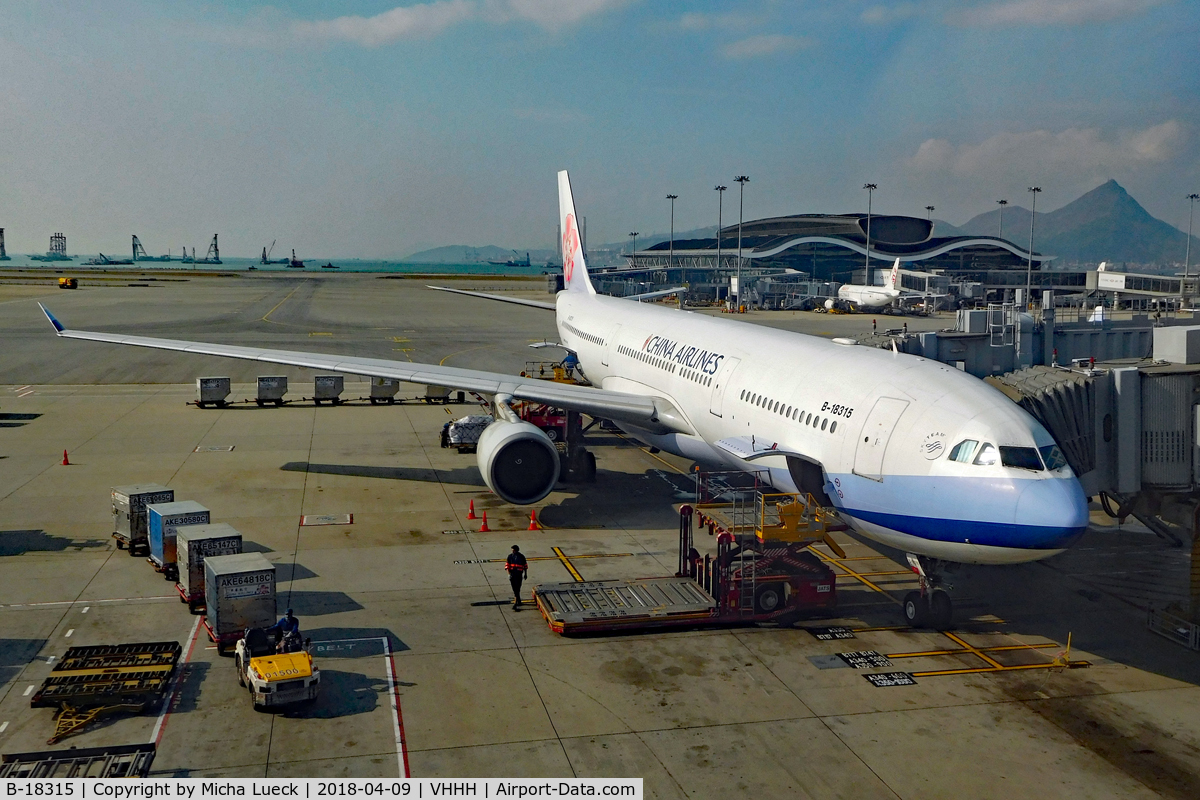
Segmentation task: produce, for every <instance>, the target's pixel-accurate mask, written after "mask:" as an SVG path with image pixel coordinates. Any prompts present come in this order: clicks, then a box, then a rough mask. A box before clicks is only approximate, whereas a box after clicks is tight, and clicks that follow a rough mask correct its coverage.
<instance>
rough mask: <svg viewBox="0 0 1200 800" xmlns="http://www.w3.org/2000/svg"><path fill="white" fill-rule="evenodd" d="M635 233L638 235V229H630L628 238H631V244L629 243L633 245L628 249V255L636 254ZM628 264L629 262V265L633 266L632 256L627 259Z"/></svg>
mask: <svg viewBox="0 0 1200 800" xmlns="http://www.w3.org/2000/svg"><path fill="white" fill-rule="evenodd" d="M637 235H638V231H630V232H629V238H630V239H632V240H633V244H632V245H631V246H632V247H633V249H632V250H630V251H629V255H630V256H636V255H637ZM629 264H630V266H633V259H632V258H630V259H629Z"/></svg>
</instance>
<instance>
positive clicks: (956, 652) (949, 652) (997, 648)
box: [887, 642, 1061, 658]
mask: <svg viewBox="0 0 1200 800" xmlns="http://www.w3.org/2000/svg"><path fill="white" fill-rule="evenodd" d="M1051 647H1061V645H1060V644H1059V643H1058V642H1043V643H1042V644H1000V645H993V646H992V647H979V648H976V650H979V651H985V650H986V651H987V652H989V653H997V652H1006V651H1009V650H1045V649H1048V648H1051ZM971 652H972V651H970V650H963V649H962V648H961V647H952V648H948V649H946V650H922V651H920V652H915V653H888V654H887V657H888V658H923V657H925V656H961V655H965V654H967V653H971Z"/></svg>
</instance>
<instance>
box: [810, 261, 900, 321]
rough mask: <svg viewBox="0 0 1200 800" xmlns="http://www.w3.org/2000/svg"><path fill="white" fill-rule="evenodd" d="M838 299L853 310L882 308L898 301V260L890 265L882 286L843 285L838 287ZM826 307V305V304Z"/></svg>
mask: <svg viewBox="0 0 1200 800" xmlns="http://www.w3.org/2000/svg"><path fill="white" fill-rule="evenodd" d="M838 299H839V300H845V301H846V302H847V303H849V304H850V305H851V306H853V307H854V309H855V310H858V309H861V308H868V309H870V308H884V307H885V306H890V305H891V304H892V303H894V302H896V301H897V300H899V299H900V259H898V258H897V259H896V263H895V264H893V265H892V271H891V272H889V273H888V278H887V282H886V283H885V284H884V285H883V286H855V285H854V284H850V283H847V284H843V285H841V286H839V287H838ZM827 306H828V304H827Z"/></svg>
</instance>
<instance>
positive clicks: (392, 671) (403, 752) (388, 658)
mask: <svg viewBox="0 0 1200 800" xmlns="http://www.w3.org/2000/svg"><path fill="white" fill-rule="evenodd" d="M379 638H380V639H382V640H383V658H384V661H385V662H386V663H387V671H388V694H389V695H391V700H392V701H391V702H390V703H388V705H390V706H391V707H392V730H393V732H394V733H395V734H396V762H397V764H398V766H399V768H400V777H401V778H410V777H412V776H411V775H410V774H409V771H408V747H407V745H405V743H404V723H402V722H401V721H400V719H401V717H400V696H399V695H398V694H397V693H396V665H395V664H394V663H392V643H391V642H390V641H389V640H388V637H386V636H380V637H379Z"/></svg>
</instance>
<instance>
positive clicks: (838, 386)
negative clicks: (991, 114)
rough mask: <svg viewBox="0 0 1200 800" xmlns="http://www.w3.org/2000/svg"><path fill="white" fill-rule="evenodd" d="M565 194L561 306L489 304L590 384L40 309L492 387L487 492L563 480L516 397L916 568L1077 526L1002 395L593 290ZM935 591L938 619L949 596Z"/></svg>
mask: <svg viewBox="0 0 1200 800" xmlns="http://www.w3.org/2000/svg"><path fill="white" fill-rule="evenodd" d="M558 189H559V211H560V219H561V223H562V231H563V248H562V252H563V273H564V279H565V280H564V285H565V289H564V291H562V292H560V293H559V294H558V295H557V298H556V301H555V303H553V304H550V303H541V302H537V301H532V300H517V299H512V298H492V299H499V300H506V301H508V302H516V303H519V304H522V305H526V306H532V307H535V308H543V309H549V310H554V311H555V312H556V320H557V327H558V333H559V337H560V341H561V343H562V345H563V346H565V347H566V348H567V349H569V350H570V351H572V352H574V353H575V354H576V355H577V356H578V358H579V362H580V364H581V365H582V367H583V369H584V371H585V373H586V375H587V376H588V378H589V379H590V380H591V382H592V384H593V386H591V387H583V386H572V385H565V384H557V383H551V382H546V381H539V380H536V379H529V378H518V377H515V376H510V375H504V374H498V373H489V372H482V371H478V370H467V369H458V368H454V367H444V366H436V365H426V364H412V363H408V362H396V361H386V360H378V359H369V358H355V357H347V356H337V355H325V354H320V353H306V352H296V351H286V350H268V349H263V348H256V347H235V346H229V345H216V344H205V343H200V342H185V341H177V340H171V339H156V338H149V337H142V336H126V335H122V334H111V333H95V332H88V331H73V330H69V329H66V328H64V327H63V325H61V324H60V323H59V322H58V321H57V320H56V319H55V318H54V317H53V316H52V315H50V313H49V312H48V311H47V312H46V315H47V317H48V318H49V319H50V321H51V323H52V324H53V325H54V327H55V328H56V330H57V331H58V335H59V336H62V337H68V338H75V339H88V340H93V341H101V342H113V343H119V344H129V345H138V346H143V347H154V348H160V349H168V350H180V351H185V352H194V353H202V354H209V355H221V356H229V357H233V358H244V359H253V360H258V361H265V362H272V363H281V364H293V365H298V366H305V367H310V368H315V369H328V370H332V371H338V372H346V373H351V374H357V375H368V376H378V377H389V378H398V379H400V380H403V381H408V382H412V383H421V384H433V385H440V386H449V387H453V388H457V389H465V390H469V391H474V392H479V393H483V394H488V395H492V396H493V397H494V398H495V400H494V405H495V410H496V421H495V422H494V423H493V424H492V425H490V426H489V427H488V428H487V430H485V432H484V434H483V436H482V437H481V439H480V442H479V448H478V456H477V457H478V462H479V467H480V470H481V472H482V473H483V477H484V479H485V481H486V482H487V484H488V486H489V487H490V488H491V489H492V490H493V491H494V492H496V494H498V495H499V496H500V497H502V498H503V499H505V500H507V501H509V502H515V503H534V502H537V501H539V500H541V499H542V498H544V497H545V496H546V495H547V494H549V493H550V491H551V490H552V489H553V487H554V485H555V483H556V481H557V479H558V476H559V458H558V454H557V451H556V450H555V448H554V446H553V444H552V443H551V442H550V441H549V440H548V439H547V438H546V436H545V434H544V433H543V432H542V431H540V430H538V429H537V428H535V427H534V426H532V425H530V424H529V423H526V422H522V421H520V420H519V419H518V418H517V417H516V416H515V414H513V413H512V410H511V408H510V407H509V404H510V403H511V402H512V401H513V400H514V399H524V400H532V401H536V402H543V403H550V404H553V405H556V406H559V407H563V408H567V409H573V410H577V411H582V412H585V413H588V414H592V415H596V416H601V417H606V418H608V419H611V420H613V421H615V422H616V423H617V424H618V425H620V426H621V427H622V428H623V429H624V430H625V431H627V432H628V433H629V434H631V435H632V436H634V437H636V438H637V439H639V440H641V441H642V442H645V443H646V444H648V445H651V446H653V447H658V448H661V449H662V450H666V451H668V452H671V453H675V454H677V455H680V456H683V457H685V458H691V459H695V460H697V461H701V462H704V463H705V464H708V465H723V466H724V467H726V468H735V469H741V470H746V471H763V470H765V471H767V473H768V474H769V479H770V482H771V483H772V484H773V485H774V486H775V487H777V488H779V489H781V490H784V491H797V490H798V491H806V492H811V493H813V494H814V495H816V496H818V497H822V498H823V499H825V500H826V501H827V502H828V503H829V504H831V505H832V506H834V507H836V508H837V509H838V511H839V512H840V514H841V516H842V517H843V518H844V519H845V520H846V521H847V522H848V523H849V524H850V525H851V526H852V527H853V528H854V529H855V530H857V531H858V532H859V533H861V534H862V535H864V536H866V537H869V538H871V539H875V540H877V541H879V542H881V543H883V544H886V545H889V546H892V547H895V548H897V549H900V550H903V551H905V552H907V553H909V554H913V555H916V556H921V557H925V559H927V561H925V562H920V561H918V563H919V564H920V563H924V564H925V565H926V566H927V567H931V568H936V567H937V565H938V562H940V561H955V562H966V563H975V564H1013V563H1019V562H1025V561H1033V560H1037V559H1041V558H1045V557H1047V556H1051V555H1054V554H1055V553H1058V552H1060V551H1061V550H1062V549H1063V548H1065V547H1066V546H1067V545H1068V544H1069V543H1070V542H1071V541H1072V540H1073V539H1075V538H1076V537H1078V536H1079V535H1080V534H1082V533H1083V531H1084V530H1085V528H1086V526H1087V522H1088V510H1087V501H1086V498H1085V497H1084V494H1083V490H1082V488H1081V487H1080V484H1079V482H1078V480H1076V478H1075V476H1074V474H1072V472H1071V469H1070V467H1069V466H1068V465H1067V463H1066V460H1065V459H1064V458H1063V456H1062V453H1061V452H1060V451H1059V448H1058V447H1057V446H1056V445H1055V443H1054V440H1053V439H1052V438H1051V437H1050V434H1049V433H1048V432H1047V431H1046V430H1045V428H1043V427H1042V425H1041V424H1039V423H1038V422H1037V421H1036V420H1035V419H1034V418H1033V417H1031V416H1030V415H1029V414H1028V413H1026V412H1025V411H1024V410H1022V409H1021V408H1020V407H1019V406H1017V405H1016V404H1014V403H1013V402H1012V401H1011V400H1009V399H1008V398H1007V397H1005V396H1004V395H1003V394H1001V393H1000V392H999V391H997V390H995V389H993V388H992V387H991V386H988V385H987V384H985V383H983V382H982V381H980V380H978V379H976V378H974V377H972V376H970V375H967V374H964V373H963V372H961V371H959V370H957V369H954V368H953V367H948V366H946V365H944V364H942V363H939V362H937V361H930V360H928V359H925V358H920V357H917V356H911V355H905V354H901V353H896V352H889V351H885V350H879V349H875V348H868V347H863V346H858V345H855V344H853V343H852V342H851V341H850V340H832V341H831V340H828V339H823V338H819V337H815V336H806V335H803V334H798V333H791V332H787V331H781V330H774V329H771V328H767V327H763V326H759V325H753V324H748V323H743V322H738V321H734V320H729V319H722V318H714V317H710V316H708V315H705V314H701V313H695V312H688V311H680V310H677V309H672V308H663V307H657V306H652V305H648V304H644V303H637V302H630V301H628V300H625V299H621V298H615V297H607V296H603V295H598V294H596V292H595V290H594V289H593V288H592V284H591V281H590V279H589V277H588V271H587V265H586V264H585V263H584V257H583V252H582V249H581V243H580V239H579V229H578V225H577V223H576V220H577V216H576V213H575V206H574V200H573V198H572V194H571V185H570V181H569V179H568V177H567V173H566V172H560V173H559V175H558ZM892 274H893V276H895V274H896V272H895V268H893V272H892ZM893 281H894V277H893ZM462 293H464V294H475V293H471V292H462ZM481 296H483V297H490V296H489V295H481ZM43 310H45V309H43ZM930 571H931V572H932V569H931V570H930ZM931 578H932V579H933V581H934V583H935V585H936V582H937V581H936V576H935V575H931ZM939 594H942V597H941V598H940V599H941V601H942V605H943V606H944V609H945V612H946V619H948V614H949V599H948V597H946V596H945V595H944V593H939ZM923 602H924V601H923ZM905 613H906V615H907V616H908V617H909V618H910V619H919V618H923V615H924V614H925V613H926V612H925V611H922V610H921V609H920V608H916V607H910V604H909V603H908V602H907V601H906V603H905ZM935 615H936V614H935Z"/></svg>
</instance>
